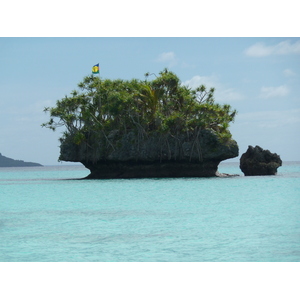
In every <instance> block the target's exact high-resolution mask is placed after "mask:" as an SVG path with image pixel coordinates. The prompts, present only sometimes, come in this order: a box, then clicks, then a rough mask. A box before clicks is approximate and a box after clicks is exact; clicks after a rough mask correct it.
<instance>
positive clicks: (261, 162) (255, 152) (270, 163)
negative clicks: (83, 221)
mask: <svg viewBox="0 0 300 300" xmlns="http://www.w3.org/2000/svg"><path fill="white" fill-rule="evenodd" d="M281 165H282V160H281V158H280V156H279V155H278V154H277V153H271V152H270V151H269V150H264V149H262V148H261V147H259V146H255V147H252V146H248V149H247V151H246V152H245V153H244V154H243V155H242V156H241V158H240V169H241V170H242V172H243V173H244V174H245V176H255V175H276V174H277V169H278V168H279V167H280V166H281Z"/></svg>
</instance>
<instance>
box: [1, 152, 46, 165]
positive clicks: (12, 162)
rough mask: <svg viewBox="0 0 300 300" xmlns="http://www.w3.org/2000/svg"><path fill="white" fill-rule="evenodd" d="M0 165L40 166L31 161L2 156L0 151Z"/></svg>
mask: <svg viewBox="0 0 300 300" xmlns="http://www.w3.org/2000/svg"><path fill="white" fill-rule="evenodd" d="M0 167H42V165H41V164H38V163H33V162H25V161H23V160H15V159H12V158H8V157H6V156H3V155H2V154H1V153H0Z"/></svg>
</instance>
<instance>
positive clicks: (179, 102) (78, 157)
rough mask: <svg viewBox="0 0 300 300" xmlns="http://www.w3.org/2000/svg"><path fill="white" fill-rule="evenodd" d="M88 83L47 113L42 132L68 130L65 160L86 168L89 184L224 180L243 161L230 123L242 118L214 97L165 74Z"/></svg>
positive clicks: (63, 149)
mask: <svg viewBox="0 0 300 300" xmlns="http://www.w3.org/2000/svg"><path fill="white" fill-rule="evenodd" d="M145 76H146V78H145V80H144V81H141V80H137V79H132V80H126V81H125V80H120V79H118V80H110V79H105V80H101V79H100V78H99V77H95V76H93V75H92V76H87V77H85V78H84V80H83V81H82V82H81V83H79V84H78V87H79V89H80V91H76V90H74V91H73V92H72V93H71V95H70V96H69V97H68V96H66V97H65V98H63V99H61V100H58V101H57V103H56V106H55V107H52V108H50V107H47V108H45V111H46V112H48V113H50V120H49V121H48V122H47V123H44V124H42V126H44V127H47V128H50V129H52V130H55V129H56V128H57V127H59V126H65V128H66V131H65V132H64V134H63V136H62V137H61V138H60V142H61V145H60V150H61V151H60V157H59V160H63V161H71V162H81V163H82V164H83V165H84V166H85V167H86V168H88V169H89V170H90V171H91V174H90V175H89V176H88V178H93V179H97V178H99V179H100V178H151V177H156V178H159V177H210V176H217V174H216V173H217V169H218V165H219V163H220V162H221V161H223V160H226V159H229V158H233V157H236V156H238V146H237V143H236V142H235V141H234V140H233V139H232V138H231V134H230V131H229V129H228V127H229V123H230V122H233V121H234V118H235V115H236V111H235V110H232V109H231V107H230V105H228V104H224V105H220V104H218V103H215V100H214V89H213V88H211V89H209V90H207V89H206V87H205V86H204V85H201V86H199V87H197V88H196V89H191V88H189V87H187V86H184V85H182V84H181V82H180V80H179V78H178V77H177V76H176V75H175V74H174V73H173V72H170V71H169V70H167V69H165V70H163V71H162V72H160V73H159V76H155V79H153V80H151V81H149V80H148V77H149V74H146V75H145Z"/></svg>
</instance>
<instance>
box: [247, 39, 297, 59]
mask: <svg viewBox="0 0 300 300" xmlns="http://www.w3.org/2000/svg"><path fill="white" fill-rule="evenodd" d="M245 54H246V55H248V56H255V57H262V56H268V55H287V54H300V41H297V42H295V43H291V42H290V41H283V42H280V43H279V44H276V45H273V46H267V45H265V44H264V43H257V44H254V45H252V46H250V47H249V48H248V49H246V50H245Z"/></svg>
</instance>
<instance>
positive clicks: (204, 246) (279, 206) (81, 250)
mask: <svg viewBox="0 0 300 300" xmlns="http://www.w3.org/2000/svg"><path fill="white" fill-rule="evenodd" d="M219 171H220V172H223V173H228V174H238V175H239V176H236V177H228V178H176V179H172V178H170V179H117V180H78V179H79V178H83V177H85V176H87V175H88V174H89V171H88V170H87V169H85V168H84V167H83V166H80V165H76V166H69V165H68V166H64V165H62V166H46V167H27V168H0V261H1V262H299V261H300V162H284V163H283V166H282V167H280V168H279V169H278V174H277V175H276V176H252V177H247V176H244V175H243V174H242V173H241V171H240V169H239V166H238V163H222V164H221V165H220V167H219Z"/></svg>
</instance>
